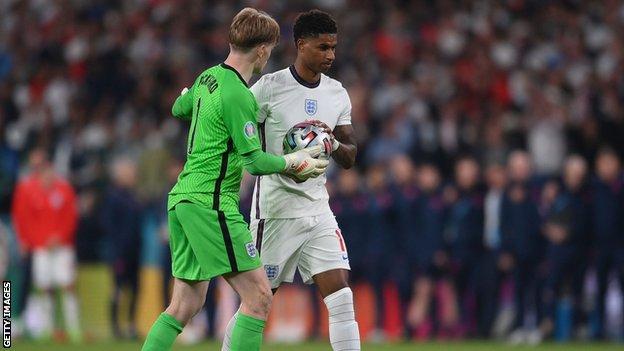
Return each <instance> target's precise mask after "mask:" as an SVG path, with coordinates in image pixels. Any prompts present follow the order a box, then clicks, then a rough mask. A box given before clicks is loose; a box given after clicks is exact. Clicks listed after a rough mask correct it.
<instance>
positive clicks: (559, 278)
mask: <svg viewBox="0 0 624 351" xmlns="http://www.w3.org/2000/svg"><path fill="white" fill-rule="evenodd" d="M562 178H563V179H562V183H561V185H559V184H557V189H556V190H557V191H556V194H552V195H554V197H555V198H554V199H552V201H551V205H550V207H549V208H548V209H545V211H546V213H545V220H544V224H543V226H544V227H543V233H544V236H545V237H546V241H547V243H548V244H547V247H546V256H545V257H546V265H545V266H546V267H545V272H543V274H544V276H545V278H544V279H545V281H544V283H543V284H544V287H543V292H542V303H543V304H544V318H543V321H541V323H540V333H541V337H542V338H543V337H547V336H550V335H551V334H553V333H554V334H555V335H554V336H555V338H556V339H557V340H561V341H564V340H569V339H570V338H571V337H572V336H573V335H580V332H581V331H580V329H581V328H582V326H583V324H584V323H586V318H585V315H584V311H583V306H582V302H583V300H582V292H583V285H584V277H585V271H586V269H587V257H588V248H589V241H588V239H589V224H590V212H589V209H590V207H589V194H588V192H587V162H586V161H585V159H583V158H582V157H580V156H579V155H570V156H568V157H567V158H566V160H565V163H564V170H563V177H562ZM545 190H546V189H545ZM558 301H562V303H563V304H565V306H563V308H564V309H565V310H566V311H568V313H566V315H565V316H563V317H562V318H557V311H558V308H557V303H558Z"/></svg>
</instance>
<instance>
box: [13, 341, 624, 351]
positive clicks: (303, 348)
mask: <svg viewBox="0 0 624 351" xmlns="http://www.w3.org/2000/svg"><path fill="white" fill-rule="evenodd" d="M11 349H13V350H20V351H30V350H33V351H34V350H45V351H83V350H84V351H105V350H106V351H138V350H140V349H141V344H140V343H100V344H92V345H88V344H87V345H65V344H61V345H59V344H41V343H39V344H38V343H30V342H20V341H17V342H15V343H14V344H13V347H12V348H11ZM623 349H624V345H622V344H607V343H594V344H580V343H573V344H553V343H547V344H542V345H540V346H537V347H530V346H510V345H507V344H502V343H494V342H479V341H474V342H458V343H417V344H391V345H363V346H362V350H364V351H377V350H378V351H408V350H410V351H442V350H444V351H455V350H457V351H494V350H514V351H515V350H518V351H521V350H560V351H564V350H565V351H593V350H596V351H598V350H600V351H610V350H613V351H615V350H623ZM173 350H179V351H219V350H220V344H216V343H205V344H199V345H195V346H176V347H174V348H173ZM262 350H263V351H328V350H331V349H330V347H329V345H328V344H326V343H314V344H312V343H310V344H296V345H279V344H267V345H265V346H264V347H263V348H262Z"/></svg>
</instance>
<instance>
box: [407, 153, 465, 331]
mask: <svg viewBox="0 0 624 351" xmlns="http://www.w3.org/2000/svg"><path fill="white" fill-rule="evenodd" d="M416 184H417V187H418V188H417V189H418V198H417V203H416V206H414V211H413V212H412V213H411V216H413V217H414V219H415V227H414V229H413V234H412V237H410V238H409V239H408V241H407V247H408V251H409V253H410V255H409V264H410V267H411V268H412V269H411V270H412V271H413V274H412V284H413V287H412V300H411V303H410V306H409V309H408V311H407V322H408V324H409V326H410V327H411V328H413V330H414V336H415V337H416V338H417V339H418V340H427V339H429V338H430V337H432V336H433V335H435V333H436V332H438V331H445V330H448V329H451V328H453V327H455V326H456V324H457V322H458V316H457V313H456V308H454V307H455V305H456V303H455V301H453V299H449V298H448V296H445V295H444V293H443V292H444V291H445V290H448V289H449V288H450V287H451V285H450V284H451V282H450V280H449V256H448V251H447V247H446V241H445V238H444V226H445V223H446V216H447V212H448V206H447V204H446V203H445V201H444V198H443V196H442V179H441V176H440V171H439V170H438V168H437V167H436V166H435V165H434V164H432V163H427V162H423V163H422V164H420V166H419V167H418V176H417V181H416ZM434 301H435V304H434Z"/></svg>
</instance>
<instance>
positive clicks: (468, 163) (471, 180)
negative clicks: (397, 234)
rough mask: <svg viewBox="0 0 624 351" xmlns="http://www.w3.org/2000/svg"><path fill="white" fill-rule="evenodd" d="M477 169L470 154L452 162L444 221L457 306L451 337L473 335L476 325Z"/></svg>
mask: <svg viewBox="0 0 624 351" xmlns="http://www.w3.org/2000/svg"><path fill="white" fill-rule="evenodd" d="M480 172H481V170H480V167H479V164H478V163H477V161H476V160H475V159H474V158H473V157H472V156H462V157H460V158H458V159H457V161H456V162H455V174H454V176H455V177H454V180H455V183H454V189H453V191H454V192H456V194H454V195H453V196H450V197H449V198H448V199H447V201H451V202H452V204H451V207H450V210H449V220H448V223H447V225H448V234H447V235H448V240H449V251H450V255H451V258H450V259H451V271H452V273H451V274H452V277H453V285H454V288H455V292H454V293H455V294H456V295H457V301H458V306H459V309H460V314H459V316H460V318H461V325H460V327H461V328H460V329H457V328H455V329H454V330H450V331H449V333H451V334H450V335H451V336H453V337H460V336H464V335H474V334H475V333H476V328H477V296H476V292H477V291H476V288H477V280H478V274H479V271H478V267H479V266H478V262H479V259H480V257H481V255H482V254H483V193H482V191H481V189H480V177H481V173H480Z"/></svg>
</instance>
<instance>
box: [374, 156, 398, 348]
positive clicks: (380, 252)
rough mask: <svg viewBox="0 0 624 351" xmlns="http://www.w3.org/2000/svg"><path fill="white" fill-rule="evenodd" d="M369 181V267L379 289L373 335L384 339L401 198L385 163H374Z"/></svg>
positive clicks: (376, 287) (376, 289) (375, 285)
mask: <svg viewBox="0 0 624 351" xmlns="http://www.w3.org/2000/svg"><path fill="white" fill-rule="evenodd" d="M366 185H367V187H368V192H369V197H370V216H369V219H368V223H369V225H370V226H369V228H368V231H369V234H368V237H369V240H368V242H367V243H366V257H367V267H368V268H369V269H368V270H367V272H368V274H369V279H370V281H371V283H372V285H373V289H374V290H375V298H376V307H377V314H376V317H377V319H376V321H375V323H376V324H375V326H376V330H375V331H374V335H373V338H376V339H383V338H384V337H385V335H384V333H383V331H382V330H383V321H384V317H385V309H384V286H385V284H386V283H389V282H392V280H393V278H394V277H393V275H392V274H391V273H392V271H393V270H396V269H395V268H396V266H395V256H394V253H395V252H394V251H393V250H394V244H395V241H394V240H393V238H392V236H393V235H396V234H397V233H398V231H399V229H400V225H399V221H398V220H397V217H398V216H397V212H398V211H397V201H396V200H397V199H396V198H395V194H394V193H393V192H392V189H391V188H390V186H389V184H388V180H387V175H386V171H385V169H384V168H383V167H381V166H373V167H371V168H369V169H368V171H367V173H366Z"/></svg>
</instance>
